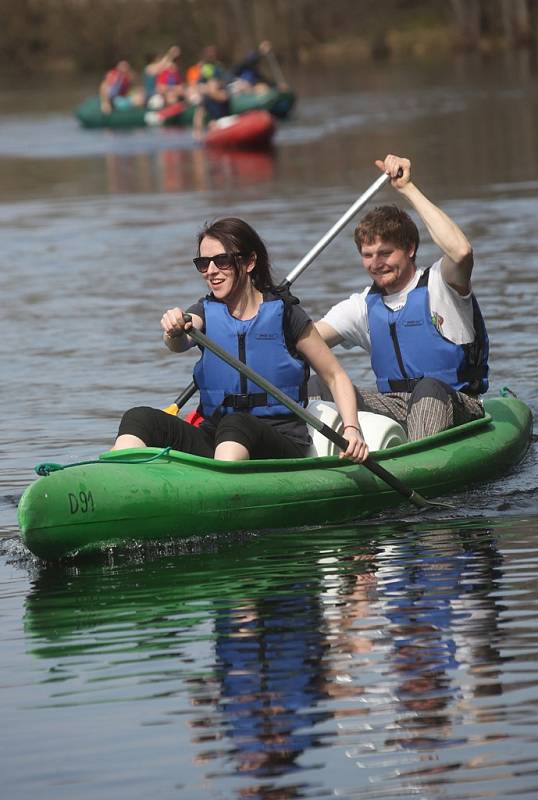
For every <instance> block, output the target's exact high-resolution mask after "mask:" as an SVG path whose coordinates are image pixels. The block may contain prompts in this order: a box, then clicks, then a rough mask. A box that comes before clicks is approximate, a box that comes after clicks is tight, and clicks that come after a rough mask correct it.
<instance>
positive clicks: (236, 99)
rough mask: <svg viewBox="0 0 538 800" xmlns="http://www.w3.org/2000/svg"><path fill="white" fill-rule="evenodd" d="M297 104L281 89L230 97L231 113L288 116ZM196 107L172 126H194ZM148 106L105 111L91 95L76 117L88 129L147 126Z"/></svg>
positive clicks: (178, 116) (171, 121) (186, 112)
mask: <svg viewBox="0 0 538 800" xmlns="http://www.w3.org/2000/svg"><path fill="white" fill-rule="evenodd" d="M294 103H295V95H294V94H293V92H279V91H277V90H276V89H270V90H269V91H267V92H261V93H254V92H244V93H242V94H238V95H233V96H232V98H231V100H230V106H231V113H232V114H242V113H243V112H244V111H253V110H255V109H261V110H264V111H270V112H271V114H273V116H275V117H281V118H282V117H286V116H287V115H288V114H289V112H290V111H291V109H292V108H293V105H294ZM194 110H195V109H194V106H191V107H189V108H186V109H185V111H183V112H182V113H181V114H178V115H176V116H175V117H171V118H170V119H168V120H166V121H165V122H164V124H165V125H169V126H189V125H192V120H193V117H194ZM146 113H147V109H146V108H125V109H121V110H120V109H117V110H115V111H112V112H111V113H110V114H103V112H102V111H101V106H100V103H99V98H98V97H89V98H88V99H87V100H85V101H84V102H83V103H81V105H80V106H79V107H78V108H77V109H76V110H75V116H76V117H77V119H78V120H79V122H80V123H81V125H83V127H85V128H118V129H122V128H123V129H129V128H145V127H147V123H146Z"/></svg>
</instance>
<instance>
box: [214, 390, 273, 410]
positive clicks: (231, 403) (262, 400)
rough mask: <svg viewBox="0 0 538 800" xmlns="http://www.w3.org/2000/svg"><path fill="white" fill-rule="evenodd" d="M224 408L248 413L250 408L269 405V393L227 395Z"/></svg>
mask: <svg viewBox="0 0 538 800" xmlns="http://www.w3.org/2000/svg"><path fill="white" fill-rule="evenodd" d="M222 405H223V406H227V407H228V408H233V409H234V410H235V411H247V410H248V409H249V408H255V407H256V406H266V405H267V392H257V393H254V394H227V395H226V397H225V398H224V400H223V401H222Z"/></svg>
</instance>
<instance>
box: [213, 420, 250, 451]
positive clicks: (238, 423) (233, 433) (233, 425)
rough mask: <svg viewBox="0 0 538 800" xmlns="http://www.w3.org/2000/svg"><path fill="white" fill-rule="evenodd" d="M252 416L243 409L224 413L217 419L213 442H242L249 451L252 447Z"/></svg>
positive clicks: (217, 443)
mask: <svg viewBox="0 0 538 800" xmlns="http://www.w3.org/2000/svg"><path fill="white" fill-rule="evenodd" d="M252 420H253V417H252V416H251V415H250V414H247V413H245V412H243V411H236V412H234V413H233V414H226V415H225V416H224V417H222V418H221V419H220V420H219V423H218V425H217V432H216V435H215V444H216V445H219V444H222V443H223V442H237V443H238V444H242V445H243V446H244V447H246V448H247V450H249V451H250V449H251V447H252V436H251V435H249V433H250V431H251V430H252V427H253V423H252Z"/></svg>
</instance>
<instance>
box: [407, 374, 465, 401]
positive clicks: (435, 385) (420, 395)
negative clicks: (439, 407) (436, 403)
mask: <svg viewBox="0 0 538 800" xmlns="http://www.w3.org/2000/svg"><path fill="white" fill-rule="evenodd" d="M455 396H456V392H455V390H454V389H453V388H452V387H451V386H449V385H448V383H444V382H443V381H440V380H437V378H422V379H421V380H420V381H419V382H418V383H417V385H416V386H415V388H414V389H413V391H412V393H411V397H410V398H409V401H410V404H414V403H418V401H419V400H424V399H426V398H432V399H434V400H441V402H443V403H446V402H448V401H449V400H450V399H452V398H454V397H455Z"/></svg>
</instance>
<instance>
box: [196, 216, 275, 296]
mask: <svg viewBox="0 0 538 800" xmlns="http://www.w3.org/2000/svg"><path fill="white" fill-rule="evenodd" d="M206 237H209V238H211V239H217V241H219V242H220V243H221V245H222V248H223V250H224V251H225V252H226V253H241V254H242V255H243V256H244V257H245V258H246V257H247V256H250V255H252V254H253V253H254V254H255V256H256V266H255V267H254V269H253V270H252V272H251V273H250V275H251V279H252V283H253V284H254V286H255V287H256V289H258V291H260V292H264V291H269V290H271V289H273V290H274V288H275V284H274V282H273V277H272V275H271V264H270V263H269V255H268V253H267V248H266V247H265V245H264V243H263V241H262V240H261V239H260V237H259V236H258V234H257V233H256V231H255V230H254V228H252V227H251V226H250V225H249V224H248V223H247V222H245V221H244V220H242V219H239V218H238V217H223V218H222V219H217V220H215V222H211V223H206V224H205V225H204V227H203V228H202V230H201V231H200V233H199V234H198V255H200V245H201V244H202V240H203V239H205V238H206Z"/></svg>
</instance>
